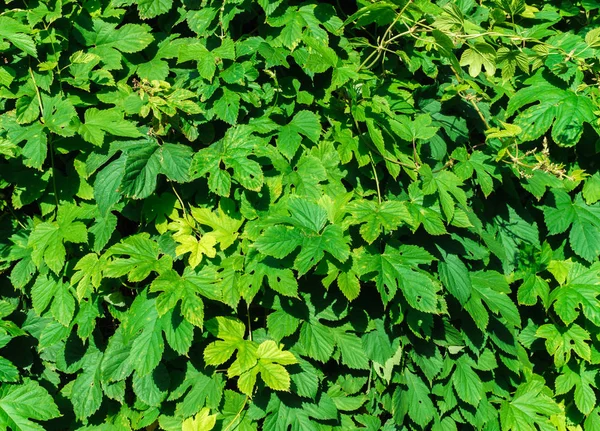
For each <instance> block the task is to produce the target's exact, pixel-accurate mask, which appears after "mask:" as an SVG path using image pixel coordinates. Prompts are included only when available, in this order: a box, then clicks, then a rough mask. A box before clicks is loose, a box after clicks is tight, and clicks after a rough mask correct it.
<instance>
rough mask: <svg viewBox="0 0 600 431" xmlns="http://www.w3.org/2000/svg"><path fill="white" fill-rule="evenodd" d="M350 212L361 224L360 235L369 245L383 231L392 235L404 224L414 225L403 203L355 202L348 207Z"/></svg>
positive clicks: (355, 220) (353, 218)
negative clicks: (392, 232)
mask: <svg viewBox="0 0 600 431" xmlns="http://www.w3.org/2000/svg"><path fill="white" fill-rule="evenodd" d="M348 210H349V211H350V213H351V214H352V221H353V222H354V223H356V224H361V227H360V234H361V236H362V237H363V238H364V240H365V241H367V243H369V244H371V243H373V241H375V240H376V239H377V238H378V237H379V235H380V234H381V232H382V231H383V232H384V233H390V232H391V231H394V230H395V229H397V228H398V227H399V226H400V225H401V224H402V223H406V224H408V225H412V224H413V220H412V217H411V215H410V213H409V211H408V209H407V208H406V205H405V204H404V203H403V202H398V201H386V202H382V203H376V202H374V201H367V200H361V201H354V202H353V203H352V204H350V205H349V206H348ZM363 223H364V224H363Z"/></svg>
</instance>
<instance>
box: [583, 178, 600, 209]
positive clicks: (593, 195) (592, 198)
mask: <svg viewBox="0 0 600 431" xmlns="http://www.w3.org/2000/svg"><path fill="white" fill-rule="evenodd" d="M582 192H583V197H584V199H585V202H586V203H587V204H588V205H593V204H595V203H596V202H598V201H600V172H596V173H595V174H594V175H592V176H591V177H589V178H587V179H586V180H585V184H584V185H583V190H582Z"/></svg>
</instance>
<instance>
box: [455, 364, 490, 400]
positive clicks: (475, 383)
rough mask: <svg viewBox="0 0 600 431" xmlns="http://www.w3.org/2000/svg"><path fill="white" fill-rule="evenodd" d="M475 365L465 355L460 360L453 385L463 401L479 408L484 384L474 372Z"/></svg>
mask: <svg viewBox="0 0 600 431" xmlns="http://www.w3.org/2000/svg"><path fill="white" fill-rule="evenodd" d="M473 365H474V363H473V362H472V361H471V359H469V358H468V357H467V356H465V355H462V356H461V357H460V358H458V360H457V361H456V367H455V369H454V373H453V374H452V385H453V386H454V389H455V390H456V393H457V394H458V396H459V398H460V399H461V400H463V401H465V402H467V403H469V404H471V405H472V406H474V407H477V406H478V405H479V402H480V401H481V398H482V395H483V383H482V382H481V379H480V378H479V376H478V375H477V373H476V372H475V371H474V370H473V368H472V367H473Z"/></svg>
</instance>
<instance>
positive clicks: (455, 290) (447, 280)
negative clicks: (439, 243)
mask: <svg viewBox="0 0 600 431" xmlns="http://www.w3.org/2000/svg"><path fill="white" fill-rule="evenodd" d="M438 271H439V273H440V280H441V281H442V284H443V285H444V286H445V287H446V289H448V291H449V292H450V293H451V294H452V296H454V297H455V298H456V299H458V302H460V303H461V305H464V304H466V302H467V301H468V300H469V297H470V296H471V292H472V291H473V285H472V284H471V280H470V278H469V270H468V269H467V267H466V266H465V264H464V263H463V261H462V260H460V258H459V257H458V256H456V255H454V254H449V255H447V256H446V257H445V258H444V260H443V261H442V262H440V263H439V264H438Z"/></svg>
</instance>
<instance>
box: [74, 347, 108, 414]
mask: <svg viewBox="0 0 600 431" xmlns="http://www.w3.org/2000/svg"><path fill="white" fill-rule="evenodd" d="M101 361H102V353H101V352H99V351H98V350H96V349H93V348H90V349H89V350H88V352H87V353H86V355H85V357H84V358H83V361H82V368H83V372H82V373H80V374H79V375H78V376H77V378H76V379H75V382H74V383H73V392H74V393H75V394H76V395H75V396H74V397H72V398H71V402H72V403H73V410H74V411H75V415H76V416H77V418H79V419H83V420H85V419H87V418H88V417H90V416H91V415H92V414H94V413H95V412H96V411H97V410H98V409H99V408H100V404H102V387H101V384H100V375H101V370H100V363H101Z"/></svg>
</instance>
